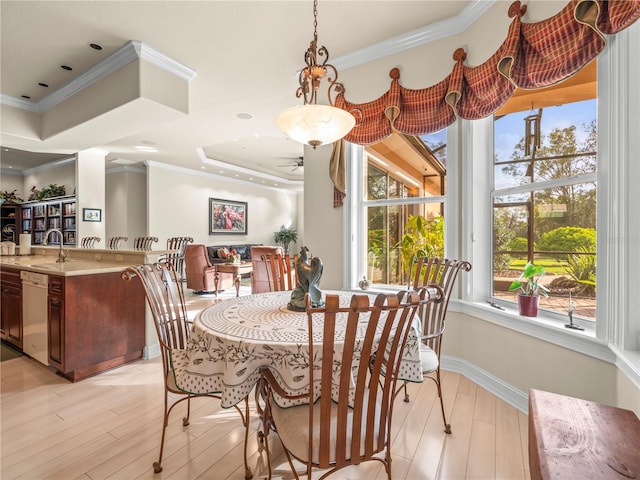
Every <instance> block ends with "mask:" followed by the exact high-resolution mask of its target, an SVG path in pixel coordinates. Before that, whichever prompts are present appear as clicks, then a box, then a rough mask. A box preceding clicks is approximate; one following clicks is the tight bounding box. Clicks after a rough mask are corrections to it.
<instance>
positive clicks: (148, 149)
mask: <svg viewBox="0 0 640 480" xmlns="http://www.w3.org/2000/svg"><path fill="white" fill-rule="evenodd" d="M136 150H140V151H141V152H157V151H158V149H157V148H153V147H147V146H146V145H136Z"/></svg>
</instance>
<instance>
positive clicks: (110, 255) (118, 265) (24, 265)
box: [0, 247, 167, 276]
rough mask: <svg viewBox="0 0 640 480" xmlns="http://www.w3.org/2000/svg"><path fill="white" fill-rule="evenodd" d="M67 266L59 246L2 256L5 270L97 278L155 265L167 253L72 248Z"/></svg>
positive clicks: (158, 251)
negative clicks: (28, 253)
mask: <svg viewBox="0 0 640 480" xmlns="http://www.w3.org/2000/svg"><path fill="white" fill-rule="evenodd" d="M65 250H67V251H68V252H69V253H68V256H67V259H66V260H65V262H64V263H58V262H57V261H56V260H57V259H58V247H35V248H32V252H33V254H32V255H24V256H21V255H5V256H0V266H1V267H2V268H15V269H17V270H28V271H32V272H38V273H46V274H49V275H62V276H74V275H95V274H99V273H113V272H120V271H122V270H123V269H124V268H126V267H128V266H130V265H138V264H143V263H152V262H156V261H158V258H159V257H160V256H161V255H163V254H164V253H167V252H166V251H163V250H155V251H139V250H106V249H85V248H82V249H79V248H70V249H65Z"/></svg>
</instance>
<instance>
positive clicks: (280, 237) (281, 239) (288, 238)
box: [273, 225, 298, 255]
mask: <svg viewBox="0 0 640 480" xmlns="http://www.w3.org/2000/svg"><path fill="white" fill-rule="evenodd" d="M273 240H274V241H275V242H276V244H278V245H282V248H283V249H284V253H285V255H286V254H287V253H289V244H290V243H291V242H293V243H295V242H297V241H298V232H296V230H295V229H293V228H287V227H285V226H284V225H282V226H281V227H280V230H278V231H277V232H274V233H273Z"/></svg>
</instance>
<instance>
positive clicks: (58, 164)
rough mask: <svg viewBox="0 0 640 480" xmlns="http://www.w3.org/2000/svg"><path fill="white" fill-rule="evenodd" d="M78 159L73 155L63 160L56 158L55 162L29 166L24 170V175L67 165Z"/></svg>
mask: <svg viewBox="0 0 640 480" xmlns="http://www.w3.org/2000/svg"><path fill="white" fill-rule="evenodd" d="M75 161H76V156H75V155H71V156H69V158H63V159H61V160H56V161H54V162H49V163H45V164H44V165H39V166H37V167H33V168H27V169H26V170H22V174H23V175H31V174H33V173H39V172H45V171H47V170H51V169H52V168H57V167H61V166H62V165H66V164H68V163H73V162H75Z"/></svg>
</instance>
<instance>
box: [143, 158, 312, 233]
mask: <svg viewBox="0 0 640 480" xmlns="http://www.w3.org/2000/svg"><path fill="white" fill-rule="evenodd" d="M305 168H306V165H305ZM147 177H148V178H147V181H148V194H147V198H148V217H147V222H148V227H147V231H148V234H149V235H153V236H157V237H158V239H159V243H158V245H159V246H164V245H166V241H167V238H169V237H174V236H189V237H193V240H194V243H202V244H204V245H229V244H241V243H262V244H264V245H273V244H274V241H273V234H274V232H275V231H276V230H278V229H279V228H280V225H282V224H284V225H287V226H291V227H293V228H295V229H297V230H301V229H300V226H299V225H298V224H297V221H298V203H299V198H298V197H299V196H300V195H299V194H297V193H294V192H286V191H283V190H277V189H274V188H268V187H260V186H258V185H256V184H252V183H247V182H241V181H233V180H231V179H227V178H224V177H219V176H217V175H213V174H209V173H204V172H198V171H195V170H188V169H185V168H179V167H172V166H169V165H166V164H160V163H157V162H148V163H147ZM209 198H219V199H224V200H235V201H241V202H247V204H248V205H247V213H248V218H247V220H248V224H247V235H238V234H226V235H223V234H216V235H209Z"/></svg>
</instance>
